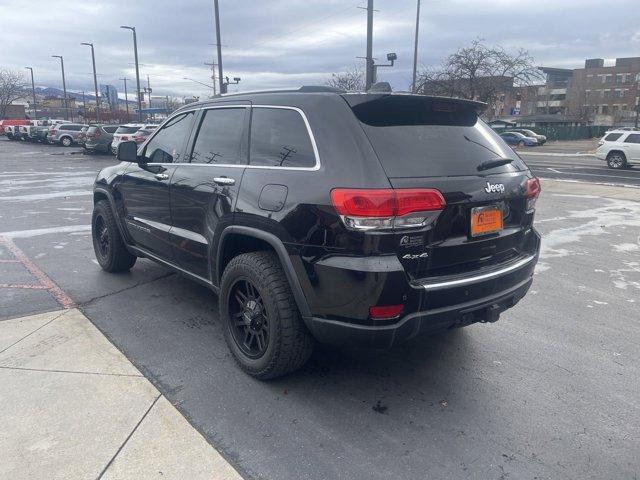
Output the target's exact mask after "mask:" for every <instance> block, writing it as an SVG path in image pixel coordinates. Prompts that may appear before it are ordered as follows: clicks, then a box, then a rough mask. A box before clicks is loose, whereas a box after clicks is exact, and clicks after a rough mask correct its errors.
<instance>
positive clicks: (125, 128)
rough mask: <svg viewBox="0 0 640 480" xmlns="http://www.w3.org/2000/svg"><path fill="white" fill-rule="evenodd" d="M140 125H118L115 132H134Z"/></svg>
mask: <svg viewBox="0 0 640 480" xmlns="http://www.w3.org/2000/svg"><path fill="white" fill-rule="evenodd" d="M138 130H140V127H118V130H116V133H136V132H137V131H138Z"/></svg>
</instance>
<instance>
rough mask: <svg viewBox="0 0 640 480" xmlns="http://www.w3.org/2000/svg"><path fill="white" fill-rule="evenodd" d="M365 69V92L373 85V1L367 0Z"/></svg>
mask: <svg viewBox="0 0 640 480" xmlns="http://www.w3.org/2000/svg"><path fill="white" fill-rule="evenodd" d="M365 58H366V62H367V65H366V69H365V86H364V90H365V92H366V91H367V90H369V89H370V88H371V84H372V83H373V81H374V80H373V75H374V73H373V0H367V56H366V57H365Z"/></svg>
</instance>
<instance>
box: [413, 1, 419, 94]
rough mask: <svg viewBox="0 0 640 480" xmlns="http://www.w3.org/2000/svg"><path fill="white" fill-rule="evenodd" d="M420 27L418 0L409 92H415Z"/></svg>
mask: <svg viewBox="0 0 640 480" xmlns="http://www.w3.org/2000/svg"><path fill="white" fill-rule="evenodd" d="M419 29H420V0H418V8H417V10H416V38H415V42H414V46H413V80H412V81H411V93H416V74H417V71H418V31H419Z"/></svg>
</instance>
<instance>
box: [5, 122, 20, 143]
mask: <svg viewBox="0 0 640 480" xmlns="http://www.w3.org/2000/svg"><path fill="white" fill-rule="evenodd" d="M4 134H5V135H6V136H7V138H8V139H9V140H20V125H5V127H4Z"/></svg>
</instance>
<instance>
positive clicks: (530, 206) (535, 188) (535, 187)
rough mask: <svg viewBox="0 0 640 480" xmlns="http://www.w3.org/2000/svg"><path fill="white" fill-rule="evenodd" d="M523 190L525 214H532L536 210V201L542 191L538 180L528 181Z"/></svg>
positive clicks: (531, 179)
mask: <svg viewBox="0 0 640 480" xmlns="http://www.w3.org/2000/svg"><path fill="white" fill-rule="evenodd" d="M524 190H525V196H526V197H527V209H526V210H527V213H532V212H533V211H534V210H535V209H536V200H537V199H538V197H539V196H540V192H541V191H542V187H540V180H538V179H537V178H535V177H534V178H530V179H528V180H527V182H526V183H525V185H524Z"/></svg>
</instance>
